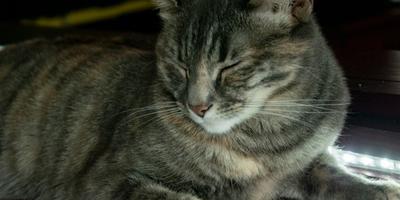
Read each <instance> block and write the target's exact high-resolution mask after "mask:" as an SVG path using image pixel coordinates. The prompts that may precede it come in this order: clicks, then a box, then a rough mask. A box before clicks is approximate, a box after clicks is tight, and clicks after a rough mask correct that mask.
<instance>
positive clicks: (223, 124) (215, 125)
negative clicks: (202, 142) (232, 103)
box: [189, 107, 258, 135]
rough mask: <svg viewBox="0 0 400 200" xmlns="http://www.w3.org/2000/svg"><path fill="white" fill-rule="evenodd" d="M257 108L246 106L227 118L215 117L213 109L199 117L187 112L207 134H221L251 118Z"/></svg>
mask: <svg viewBox="0 0 400 200" xmlns="http://www.w3.org/2000/svg"><path fill="white" fill-rule="evenodd" d="M257 110H258V108H255V107H254V108H248V109H245V110H244V111H243V112H240V113H237V115H236V116H235V117H233V118H229V119H220V118H216V117H215V116H216V114H215V113H214V111H215V110H210V112H209V113H207V114H206V116H205V118H200V117H198V116H197V115H195V114H194V113H193V112H191V111H189V112H190V117H191V118H192V120H193V121H194V122H196V123H197V124H199V125H200V126H201V127H202V128H203V129H204V130H205V131H207V132H208V133H209V134H214V135H223V134H228V133H229V132H230V131H231V130H232V129H233V128H234V127H235V126H236V125H238V124H240V123H242V122H244V121H245V120H247V119H249V118H251V117H252V116H253V115H254V114H256V113H257Z"/></svg>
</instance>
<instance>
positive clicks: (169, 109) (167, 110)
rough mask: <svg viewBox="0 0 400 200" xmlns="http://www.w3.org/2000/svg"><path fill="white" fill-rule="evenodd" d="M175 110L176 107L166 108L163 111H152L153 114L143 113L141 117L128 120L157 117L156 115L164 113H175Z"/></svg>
mask: <svg viewBox="0 0 400 200" xmlns="http://www.w3.org/2000/svg"><path fill="white" fill-rule="evenodd" d="M176 110H177V108H176V107H173V108H167V109H164V110H157V111H154V112H150V113H145V114H143V115H138V116H134V117H132V118H130V120H136V119H140V118H144V117H147V116H151V115H157V114H159V115H160V114H162V113H165V112H169V111H176Z"/></svg>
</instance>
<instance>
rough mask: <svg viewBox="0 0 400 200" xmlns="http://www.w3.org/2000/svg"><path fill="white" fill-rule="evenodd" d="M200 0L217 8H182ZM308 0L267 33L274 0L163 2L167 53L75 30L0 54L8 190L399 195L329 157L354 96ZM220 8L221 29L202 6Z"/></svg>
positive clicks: (244, 198)
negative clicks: (73, 34) (248, 6)
mask: <svg viewBox="0 0 400 200" xmlns="http://www.w3.org/2000/svg"><path fill="white" fill-rule="evenodd" d="M240 1H241V0H240ZM265 1H266V2H267V0H265ZM201 2H205V3H207V2H208V4H207V5H208V6H209V7H210V9H209V11H210V10H211V11H210V12H211V13H202V12H201V11H199V12H198V13H194V14H193V13H191V14H193V15H191V16H193V17H192V18H191V19H190V20H189V19H185V18H184V17H183V16H185V14H182V13H181V14H177V13H179V12H183V13H185V12H184V11H182V10H179V9H183V10H184V9H188V8H191V9H193V8H192V7H191V6H196V8H199V9H200V10H201V6H204V5H203V4H202V3H201ZM212 2H214V3H212ZM234 2H236V3H237V4H236V3H234ZM282 2H283V1H282ZM302 2H303V3H305V4H302V6H304V8H303V7H299V8H298V7H296V6H299V5H298V4H297V3H295V4H290V5H289V4H287V5H286V4H284V5H285V6H291V9H292V12H293V13H292V14H293V17H295V18H296V20H299V21H302V22H301V23H300V24H301V25H298V23H297V22H296V23H295V22H293V19H291V18H290V19H289V21H282V22H281V24H280V25H279V26H277V27H275V24H274V23H277V21H273V20H271V21H269V23H270V24H268V26H267V27H268V28H269V29H265V30H264V31H266V32H264V33H263V34H264V35H263V34H261V33H258V31H260V30H257V26H256V25H255V24H252V23H253V22H251V20H247V19H246V17H245V16H248V15H252V13H251V12H260V11H259V10H257V9H267V8H268V6H267V8H264V5H259V4H263V1H262V0H260V1H254V2H252V3H254V4H252V11H251V12H250V14H249V13H246V14H238V13H235V12H237V11H235V12H233V13H231V11H232V10H234V9H237V6H239V0H235V1H232V2H230V1H225V0H221V1H220V2H219V1H211V0H197V1H193V4H194V5H190V4H191V3H185V2H183V3H182V2H179V3H177V4H176V5H175V4H174V2H173V1H172V0H171V1H168V0H165V1H160V2H159V3H160V6H161V9H162V16H163V17H164V19H165V20H166V21H167V22H166V24H165V27H164V29H165V31H164V32H163V33H162V34H161V36H160V38H159V42H158V47H157V51H156V54H154V53H152V52H144V51H140V50H138V49H134V48H131V47H127V46H122V45H113V44H107V43H84V42H82V43H73V42H71V41H68V40H67V41H65V40H63V39H56V40H37V41H31V42H26V43H22V44H19V45H15V46H10V47H8V48H6V49H5V50H3V51H1V52H0V136H1V137H0V138H1V152H0V153H1V154H0V156H1V157H0V197H15V196H22V197H28V198H37V199H39V200H50V199H55V200H63V199H65V200H75V199H99V200H111V199H112V200H114V199H115V200H118V199H124V200H125V199H132V200H167V199H168V200H195V199H201V200H228V199H229V200H275V199H279V198H297V199H304V200H317V199H326V200H347V199H352V200H358V199H363V200H369V199H370V200H381V199H382V200H384V199H389V200H397V199H400V198H399V196H398V194H399V192H398V191H399V189H398V188H397V187H396V186H395V185H394V184H389V183H372V182H369V181H367V180H365V179H362V178H359V177H356V176H354V175H350V174H348V173H347V172H345V170H343V169H341V168H340V167H338V166H337V164H336V162H335V160H334V159H332V158H331V157H330V155H329V154H328V153H327V149H328V147H330V146H332V145H333V143H334V142H335V140H336V138H337V137H338V135H339V133H340V131H341V129H342V127H343V123H344V118H345V114H346V107H347V103H348V101H349V96H348V91H347V88H346V85H345V81H344V78H343V75H342V72H341V70H340V68H339V67H338V65H337V63H336V61H335V59H334V57H333V55H332V53H331V52H330V50H329V48H328V47H327V45H326V44H325V41H324V39H323V37H322V36H321V34H320V32H319V30H318V26H317V25H316V24H315V22H314V20H312V19H306V18H308V16H306V15H307V13H308V10H307V9H309V8H308V7H307V5H308V4H307V2H308V3H309V1H308V0H307V1H302ZM197 4H198V5H197ZM231 4H232V5H231ZM221 5H222V6H225V7H218V6H221ZM241 5H242V4H240V6H241ZM175 6H179V9H178V7H175ZM257 6H260V8H257ZM254 7H256V8H254ZM221 8H226V9H227V10H226V11H225V13H224V14H230V13H231V14H232V16H226V18H229V17H231V18H229V20H226V19H221V21H222V22H219V21H218V20H214V22H215V23H217V25H218V26H212V25H210V26H209V24H207V22H205V21H204V20H205V19H204V18H202V16H203V17H204V16H207V18H210V19H212V18H213V17H217V18H218V19H219V18H224V17H225V16H224V17H222V16H223V15H222V14H221V13H218V12H219V11H220V10H221ZM213 9H214V10H213ZM217 9H218V11H217ZM254 9H255V10H254ZM276 9H278V10H276ZM279 9H280V8H279V5H278V8H276V7H275V6H274V13H278V14H279V13H280V12H283V11H284V10H283V11H279ZM296 9H300V10H296ZM304 9H305V10H304ZM203 11H204V10H203ZM221 12H222V11H221ZM246 12H249V11H246ZM213 13H215V16H212V15H213ZM258 14H259V13H256V14H255V15H258ZM173 15H179V16H180V17H181V19H179V20H180V21H179V20H178V21H176V20H177V19H173V18H174V16H173ZM217 18H216V19H217ZM197 19H200V20H198V21H196V20H197ZM259 19H260V20H261V19H264V18H263V16H262V15H261V16H260V18H259ZM269 19H273V17H270V18H269ZM285 19H286V18H285ZM169 20H170V22H169V23H168V21H169ZM174 20H175V21H174ZM191 20H193V21H194V22H198V23H197V24H196V23H191ZM303 20H304V22H303ZM171 21H173V22H174V23H171ZM238 21H239V22H242V23H243V22H247V23H244V24H242V26H241V27H242V28H244V29H246V28H248V29H250V28H249V27H252V26H255V27H254V30H251V32H252V33H254V34H255V35H253V36H251V37H250V36H249V35H248V34H249V33H248V32H246V30H244V31H243V30H238V29H237V27H236V28H235V26H234V25H233V24H234V23H233V22H235V23H238ZM267 21H268V20H267ZM278 22H279V21H278ZM292 23H293V24H292ZM302 23H304V24H302ZM221 24H223V25H221ZM224 26H225V27H224ZM292 26H295V28H293V27H292ZM196 27H202V28H203V29H204V30H202V29H201V30H200V29H197V32H195V33H191V32H190V31H191V30H192V29H196ZM221 27H222V28H221ZM278 27H280V28H281V29H284V31H280V32H279V34H277V32H274V31H271V30H275V29H277V28H278ZM282 27H283V28H282ZM264 28H266V27H264ZM285 30H286V31H289V32H290V34H288V33H285ZM201 31H205V33H207V34H209V35H207V34H203V33H202V32H201ZM268 31H269V32H268ZM217 32H219V33H220V34H221V35H219V36H218V34H216V35H217V36H218V37H215V38H217V39H213V34H214V33H217ZM232 32H235V33H240V34H232ZM256 33H257V34H258V35H257V34H256ZM177 34H178V36H177ZM228 35H229V36H230V37H229V38H224V36H228ZM214 36H215V35H214ZM263 36H265V37H263ZM220 38H223V39H221V40H220ZM233 38H234V39H235V40H233ZM257 38H258V40H254V39H257ZM209 39H210V40H209ZM186 40H187V41H186ZM226 43H228V44H234V45H230V46H229V47H228V46H226ZM193 44H195V45H193ZM235 45H236V48H239V47H241V48H242V49H239V50H238V49H237V50H238V51H239V52H235V51H232V50H230V49H233V47H232V46H235ZM210 46H211V47H213V48H209V47H210ZM264 48H265V49H264ZM215 49H217V50H215ZM245 55H246V56H247V57H246V56H245ZM229 58H230V59H229ZM233 58H241V59H242V60H240V61H239V62H238V61H237V60H233ZM244 59H246V60H244ZM216 60H219V61H218V62H216ZM224 62H227V63H228V64H227V63H225V64H221V63H224ZM183 63H185V65H186V66H179V65H182V64H183ZM220 65H224V66H223V67H222V68H223V69H222V70H221V69H218V70H216V68H218V67H216V66H220ZM246 65H247V67H246ZM226 66H228V67H226ZM249 66H250V67H249ZM207 102H208V103H209V105H207V106H206V109H204V108H203V107H205V105H203V104H206V103H207ZM199 108H200V109H199ZM222 115H223V116H222Z"/></svg>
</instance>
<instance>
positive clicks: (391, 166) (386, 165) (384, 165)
mask: <svg viewBox="0 0 400 200" xmlns="http://www.w3.org/2000/svg"><path fill="white" fill-rule="evenodd" d="M380 164H381V167H382V168H384V169H391V170H393V169H394V162H393V161H392V160H389V159H386V158H384V159H382V160H381V162H380Z"/></svg>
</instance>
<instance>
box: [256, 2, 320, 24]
mask: <svg viewBox="0 0 400 200" xmlns="http://www.w3.org/2000/svg"><path fill="white" fill-rule="evenodd" d="M313 5H314V0H249V6H250V8H252V9H253V10H254V11H255V12H272V13H280V14H285V15H287V16H289V18H291V20H292V21H293V22H297V23H302V22H308V21H309V20H310V19H311V15H312V11H313Z"/></svg>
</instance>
